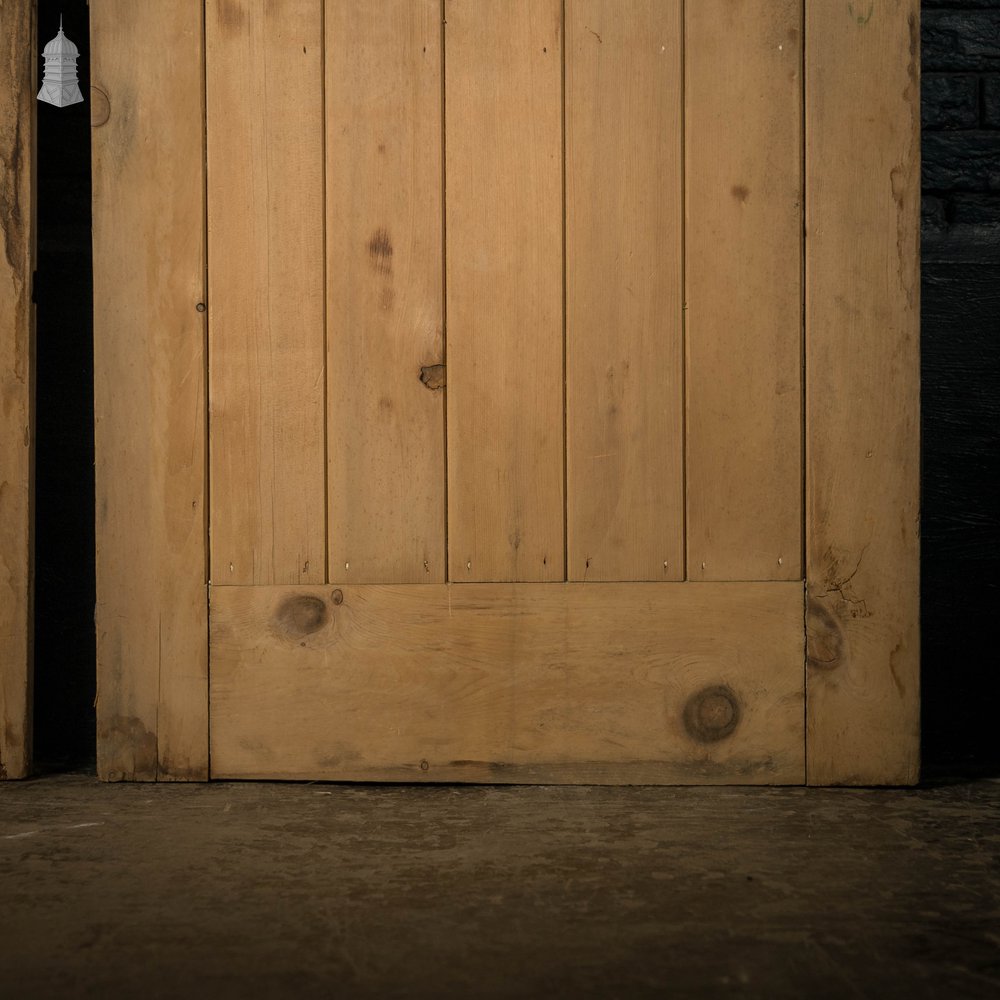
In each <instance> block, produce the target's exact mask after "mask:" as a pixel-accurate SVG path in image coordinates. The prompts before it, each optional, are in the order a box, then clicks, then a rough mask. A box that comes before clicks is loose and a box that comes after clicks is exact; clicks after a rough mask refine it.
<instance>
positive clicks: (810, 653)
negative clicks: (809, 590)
mask: <svg viewBox="0 0 1000 1000" xmlns="http://www.w3.org/2000/svg"><path fill="white" fill-rule="evenodd" d="M843 658H844V631H843V629H842V628H841V625H840V621H839V620H838V618H837V616H836V615H835V614H834V613H833V612H832V611H831V610H830V609H829V608H828V607H827V606H826V605H825V604H824V603H823V602H822V601H820V600H817V599H816V598H815V597H810V598H809V607H808V611H807V614H806V662H807V663H808V664H809V666H810V667H813V668H815V669H817V670H833V669H835V668H836V667H839V666H840V664H841V662H842V661H843Z"/></svg>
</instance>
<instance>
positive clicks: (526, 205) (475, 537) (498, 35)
mask: <svg viewBox="0 0 1000 1000" xmlns="http://www.w3.org/2000/svg"><path fill="white" fill-rule="evenodd" d="M445 11H446V21H447V25H446V29H445V31H446V46H447V57H446V69H445V81H446V82H445V121H446V137H445V144H446V146H445V149H446V151H445V157H446V190H447V271H448V274H447V288H448V291H447V323H448V329H447V350H448V359H447V365H448V401H447V403H448V532H449V535H448V539H449V576H450V579H451V580H454V581H469V580H561V579H563V572H564V563H565V559H564V549H565V538H564V534H565V533H564V527H563V519H564V518H563V516H564V511H563V480H564V469H563V329H562V327H563V314H562V302H563V268H562V226H563V210H562V24H561V21H562V4H561V3H560V0H446V3H445Z"/></svg>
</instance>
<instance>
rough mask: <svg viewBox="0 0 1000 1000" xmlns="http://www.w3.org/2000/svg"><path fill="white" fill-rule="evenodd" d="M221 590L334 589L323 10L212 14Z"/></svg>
mask: <svg viewBox="0 0 1000 1000" xmlns="http://www.w3.org/2000/svg"><path fill="white" fill-rule="evenodd" d="M206 44H207V49H208V76H207V88H208V90H207V94H208V230H209V247H208V250H209V265H210V266H209V337H210V365H209V372H210V387H209V390H210V404H211V421H210V433H211V442H210V454H211V483H212V490H211V499H212V514H211V520H212V534H211V538H212V562H211V565H212V579H213V581H214V582H215V583H310V582H317V583H320V582H322V581H323V580H324V579H326V530H325V528H326V497H325V479H324V473H325V463H326V457H325V446H324V434H325V429H324V425H325V422H326V416H325V408H324V395H325V380H326V372H325V343H324V318H323V311H324V292H323V277H324V267H323V217H324V211H323V73H322V65H323V32H322V3H321V0H271V2H268V3H264V2H263V0H208V3H207V6H206Z"/></svg>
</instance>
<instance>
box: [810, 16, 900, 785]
mask: <svg viewBox="0 0 1000 1000" xmlns="http://www.w3.org/2000/svg"><path fill="white" fill-rule="evenodd" d="M861 8H863V9H861ZM918 14H919V5H918V3H917V2H916V0H886V2H884V3H878V4H874V5H873V4H870V3H869V4H855V5H854V8H853V10H852V9H850V5H842V4H807V16H808V21H807V25H806V31H807V51H808V53H809V61H808V72H807V80H806V95H807V99H806V110H807V115H806V138H807V150H806V163H807V167H808V170H807V177H808V179H809V181H808V190H807V193H806V205H807V210H808V230H807V231H808V238H807V257H806V267H807V270H806V282H807V285H806V287H807V297H806V302H807V325H806V334H807V336H806V360H807V385H808V393H807V426H808V449H809V450H808V456H809V458H808V478H807V483H808V508H807V509H808V520H807V532H808V536H807V537H808V548H807V553H808V567H807V576H808V581H809V598H810V617H809V673H808V690H809V715H808V740H809V781H810V782H811V783H814V784H834V783H847V784H896V783H911V782H914V781H916V780H917V777H918V770H919V745H920V740H919V723H920V697H919V682H920V662H919V628H918V615H919V579H918V576H919V497H920V483H919V476H920V442H919V389H920V363H919V322H920V302H919V288H920V284H919V277H920V273H919V262H918V250H917V240H918V232H919V230H918V226H919V215H920V212H919V209H920V142H919V124H920V81H919V63H918V60H919V47H920V33H919V23H918Z"/></svg>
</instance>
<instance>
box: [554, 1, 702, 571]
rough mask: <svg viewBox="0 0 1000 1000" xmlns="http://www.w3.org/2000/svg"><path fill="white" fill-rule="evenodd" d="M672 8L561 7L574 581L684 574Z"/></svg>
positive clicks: (630, 4) (675, 4)
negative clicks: (563, 20) (563, 24)
mask: <svg viewBox="0 0 1000 1000" xmlns="http://www.w3.org/2000/svg"><path fill="white" fill-rule="evenodd" d="M681 36H682V30H681V4H680V2H679V0H668V2H660V0H570V2H569V3H567V5H566V402H567V413H566V425H567V443H566V449H567V453H566V461H567V472H568V477H567V483H568V486H567V533H568V559H569V562H568V573H569V577H570V579H572V580H680V579H683V577H684V477H683V386H682V379H683V371H682V360H681V358H682V350H681V267H682V261H681V257H682V246H681V233H682V219H681V210H682V209H681V192H682V184H681V136H682V128H681V103H682V101H681V84H682V71H681V65H682V64H681Z"/></svg>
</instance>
